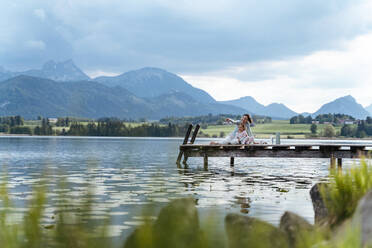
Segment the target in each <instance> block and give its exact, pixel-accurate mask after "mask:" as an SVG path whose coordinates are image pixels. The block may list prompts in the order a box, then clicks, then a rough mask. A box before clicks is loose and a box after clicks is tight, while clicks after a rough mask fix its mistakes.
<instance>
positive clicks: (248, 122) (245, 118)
mask: <svg viewBox="0 0 372 248" xmlns="http://www.w3.org/2000/svg"><path fill="white" fill-rule="evenodd" d="M226 122H227V123H228V124H236V127H235V129H234V131H232V132H231V133H230V134H229V135H227V137H226V138H225V139H224V140H222V142H221V143H217V142H213V141H212V142H211V143H210V144H211V145H216V144H223V145H226V144H232V143H233V140H234V139H235V138H236V135H237V132H238V128H239V125H243V126H244V127H245V130H246V132H247V134H248V136H249V137H250V138H249V140H250V142H249V143H254V137H253V133H252V130H251V125H253V121H252V118H251V116H250V115H249V114H244V115H243V117H242V119H241V120H240V121H237V120H232V119H230V118H227V119H226Z"/></svg>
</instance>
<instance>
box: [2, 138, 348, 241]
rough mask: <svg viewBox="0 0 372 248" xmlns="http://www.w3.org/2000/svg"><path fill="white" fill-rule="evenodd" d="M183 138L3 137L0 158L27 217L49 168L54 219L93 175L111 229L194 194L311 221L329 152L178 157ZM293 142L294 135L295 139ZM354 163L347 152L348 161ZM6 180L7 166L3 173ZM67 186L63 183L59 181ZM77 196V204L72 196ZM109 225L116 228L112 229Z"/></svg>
mask: <svg viewBox="0 0 372 248" xmlns="http://www.w3.org/2000/svg"><path fill="white" fill-rule="evenodd" d="M181 141H182V140H181V139H147V138H143V139H125V138H59V137H50V138H40V137H19V138H16V137H1V138H0V163H1V165H2V166H3V167H4V166H6V167H7V171H8V172H7V174H8V176H9V179H8V182H9V187H10V192H11V199H12V200H13V201H14V203H15V205H16V207H17V209H16V210H15V211H14V221H17V220H20V218H22V213H23V212H24V211H25V209H24V203H25V202H26V201H28V200H30V197H31V192H32V186H34V185H37V184H38V183H39V182H40V180H41V178H43V173H47V175H49V176H47V178H48V179H49V180H48V181H47V186H48V187H49V188H50V189H51V190H50V192H49V193H48V199H49V201H48V204H47V206H46V213H45V216H44V221H45V223H47V224H53V223H54V221H55V219H56V215H58V211H57V209H56V208H57V207H58V206H61V205H63V206H64V207H65V209H66V210H68V211H71V212H73V213H75V214H81V213H79V209H81V204H83V202H84V201H85V200H86V198H87V195H86V191H85V189H86V183H87V182H90V185H93V187H91V190H92V199H93V200H94V201H95V205H94V211H93V212H92V213H91V214H92V217H93V219H95V220H97V223H99V222H100V221H101V220H102V219H103V218H104V217H105V216H106V213H107V211H108V210H109V211H110V213H109V216H110V217H111V219H112V221H113V222H112V226H110V228H112V230H113V231H112V233H111V235H113V236H115V235H117V236H118V235H121V236H125V235H127V234H128V233H129V232H130V230H132V229H133V227H135V226H137V225H139V224H141V223H142V220H141V213H142V212H141V211H142V210H141V209H142V207H143V206H146V205H148V204H149V203H154V204H155V205H156V206H157V207H161V206H164V205H165V204H166V203H167V202H169V201H170V200H172V199H176V198H180V197H187V196H192V197H194V198H195V199H196V201H197V206H198V208H199V209H200V210H201V212H202V213H203V212H205V211H209V210H213V211H214V212H215V211H217V212H219V213H220V215H219V217H220V218H221V222H222V221H223V217H224V215H225V214H226V213H227V212H237V213H242V214H246V215H249V216H256V217H259V218H262V219H264V220H267V221H269V222H271V223H273V224H277V223H278V221H279V218H280V216H281V214H282V213H283V212H284V211H286V210H290V211H294V212H296V213H298V214H300V215H301V216H303V217H305V218H306V219H307V220H309V221H310V222H313V210H312V205H311V201H310V196H309V193H308V192H309V189H310V188H311V186H312V185H313V184H314V183H316V182H318V181H322V180H326V179H327V176H328V167H329V161H328V159H278V158H258V159H256V158H236V159H235V167H230V165H229V158H210V160H209V169H208V170H204V168H203V161H202V158H189V160H188V166H186V167H185V168H177V166H176V164H175V161H176V156H177V155H178V146H179V144H180V143H181ZM291 142H293V140H291ZM350 164H352V161H351V160H346V159H345V160H344V165H343V166H344V167H347V166H348V165H350ZM0 177H1V179H2V180H3V179H4V177H5V174H4V173H3V174H1V176H0ZM61 180H62V181H65V182H67V183H68V185H69V187H68V188H67V189H61V188H59V187H58V185H57V182H58V181H61ZM71 203H74V204H71ZM110 230H111V229H110Z"/></svg>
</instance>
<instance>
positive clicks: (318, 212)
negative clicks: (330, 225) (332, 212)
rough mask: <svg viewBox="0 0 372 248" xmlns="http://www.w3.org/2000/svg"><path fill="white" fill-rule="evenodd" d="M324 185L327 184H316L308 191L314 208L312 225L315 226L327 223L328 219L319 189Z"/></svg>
mask: <svg viewBox="0 0 372 248" xmlns="http://www.w3.org/2000/svg"><path fill="white" fill-rule="evenodd" d="M326 185H327V184H325V183H317V184H315V185H314V186H313V187H312V188H311V190H310V196H311V200H312V202H313V208H314V223H315V224H317V225H323V224H325V223H327V220H328V217H329V213H328V209H327V207H326V205H325V202H324V200H323V198H322V195H321V193H320V187H322V186H326Z"/></svg>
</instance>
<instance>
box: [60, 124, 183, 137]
mask: <svg viewBox="0 0 372 248" xmlns="http://www.w3.org/2000/svg"><path fill="white" fill-rule="evenodd" d="M187 126H188V125H175V124H171V123H168V125H159V124H155V123H151V124H142V125H138V126H132V125H127V124H125V122H123V121H120V120H108V121H107V120H106V121H99V122H98V123H95V122H90V123H88V124H86V125H84V124H81V123H77V122H75V123H72V124H71V126H70V129H69V131H68V132H67V133H66V135H72V136H124V137H150V136H151V137H176V136H183V135H184V134H185V132H186V129H187Z"/></svg>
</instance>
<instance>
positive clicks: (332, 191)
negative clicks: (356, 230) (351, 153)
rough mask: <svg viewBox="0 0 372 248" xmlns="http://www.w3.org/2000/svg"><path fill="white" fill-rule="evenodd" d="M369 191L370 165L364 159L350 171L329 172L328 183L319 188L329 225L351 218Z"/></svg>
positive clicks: (370, 180)
mask: <svg viewBox="0 0 372 248" xmlns="http://www.w3.org/2000/svg"><path fill="white" fill-rule="evenodd" d="M371 189H372V165H371V164H370V162H368V161H366V160H365V159H364V158H363V159H361V161H360V164H358V165H356V164H355V165H354V166H353V167H352V168H350V169H347V170H343V171H339V170H331V179H330V183H329V184H328V185H325V186H324V187H322V188H321V194H322V198H323V199H324V201H325V204H326V206H327V208H328V212H329V215H330V218H329V220H330V224H331V225H337V224H339V223H341V222H342V221H343V220H345V219H347V218H349V217H351V216H352V214H353V213H354V211H355V209H356V207H357V204H358V202H359V200H360V199H361V198H362V197H363V196H364V195H365V194H366V193H367V192H368V191H369V190H371Z"/></svg>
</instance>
